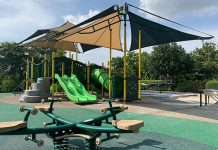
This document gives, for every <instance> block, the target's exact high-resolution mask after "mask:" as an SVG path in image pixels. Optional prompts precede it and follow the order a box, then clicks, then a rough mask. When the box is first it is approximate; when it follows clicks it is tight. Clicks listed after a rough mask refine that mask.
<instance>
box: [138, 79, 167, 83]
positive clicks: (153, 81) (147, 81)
mask: <svg viewBox="0 0 218 150" xmlns="http://www.w3.org/2000/svg"><path fill="white" fill-rule="evenodd" d="M162 82H165V81H164V80H141V83H144V84H151V83H162Z"/></svg>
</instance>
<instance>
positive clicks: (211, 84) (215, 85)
mask: <svg viewBox="0 0 218 150" xmlns="http://www.w3.org/2000/svg"><path fill="white" fill-rule="evenodd" d="M206 88H207V89H216V90H218V80H212V81H208V82H207V83H206Z"/></svg>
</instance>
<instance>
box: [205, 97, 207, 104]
mask: <svg viewBox="0 0 218 150" xmlns="http://www.w3.org/2000/svg"><path fill="white" fill-rule="evenodd" d="M205 106H207V95H206V94H205Z"/></svg>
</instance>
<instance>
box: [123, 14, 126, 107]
mask: <svg viewBox="0 0 218 150" xmlns="http://www.w3.org/2000/svg"><path fill="white" fill-rule="evenodd" d="M124 20H125V21H124V49H123V52H124V57H123V101H124V103H126V14H125V15H124Z"/></svg>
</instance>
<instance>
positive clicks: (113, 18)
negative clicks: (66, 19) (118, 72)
mask: <svg viewBox="0 0 218 150" xmlns="http://www.w3.org/2000/svg"><path fill="white" fill-rule="evenodd" d="M120 18H121V16H120V14H119V13H118V12H117V11H116V12H115V13H112V14H109V15H107V16H104V17H102V18H100V19H98V20H97V21H94V22H93V23H91V24H89V25H87V26H85V27H82V28H81V29H79V30H76V29H73V31H71V30H68V31H67V33H66V32H65V35H64V36H63V37H59V38H58V39H59V40H60V41H67V42H75V43H82V44H88V45H89V46H86V47H88V48H89V49H90V46H93V45H95V46H100V47H101V46H102V47H107V48H109V47H110V29H111V30H112V48H113V49H116V50H122V46H121V38H120V24H121V21H120Z"/></svg>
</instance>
